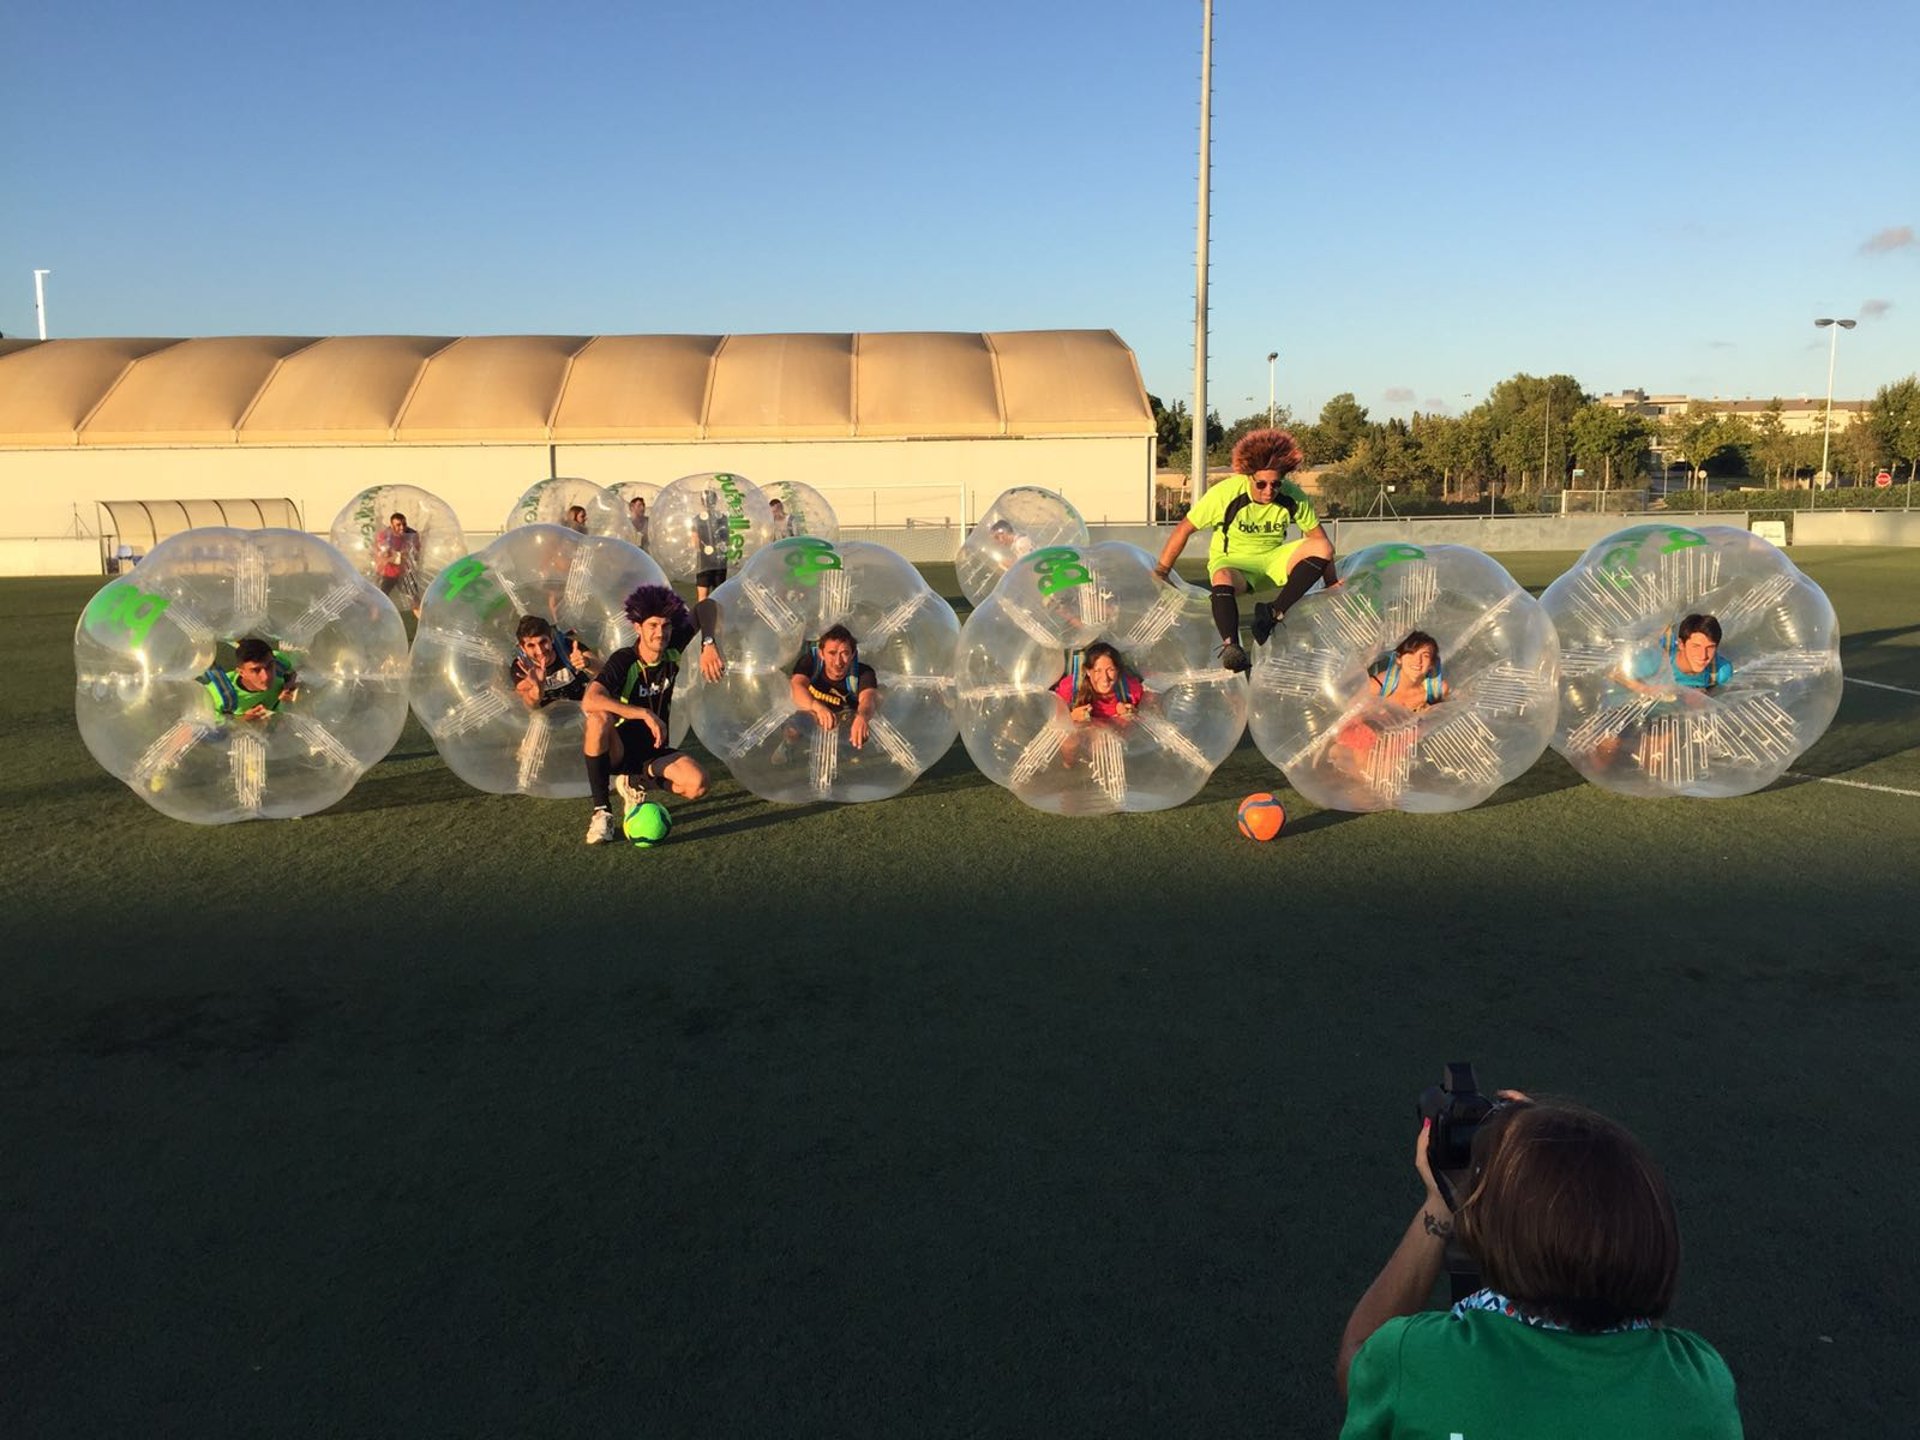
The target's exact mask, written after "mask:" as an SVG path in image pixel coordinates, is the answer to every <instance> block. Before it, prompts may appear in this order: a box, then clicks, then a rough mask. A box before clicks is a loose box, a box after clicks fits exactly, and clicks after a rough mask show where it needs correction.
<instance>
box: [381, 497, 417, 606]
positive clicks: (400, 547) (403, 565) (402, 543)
mask: <svg viewBox="0 0 1920 1440" xmlns="http://www.w3.org/2000/svg"><path fill="white" fill-rule="evenodd" d="M373 563H374V568H375V569H377V570H378V571H379V572H380V593H381V594H382V595H385V596H386V597H387V598H388V599H392V598H393V595H394V592H395V591H398V592H399V594H400V598H401V599H402V600H404V601H405V602H406V603H407V604H408V605H409V606H410V607H411V608H412V610H413V613H414V614H416V615H418V614H419V613H420V532H419V531H418V530H416V529H414V528H413V527H412V526H411V525H409V524H408V523H407V517H406V516H405V515H404V514H402V513H401V512H400V511H398V510H396V511H394V512H393V514H392V515H389V516H388V517H387V528H386V529H384V530H382V531H381V532H380V533H379V534H378V535H376V536H374V537H373Z"/></svg>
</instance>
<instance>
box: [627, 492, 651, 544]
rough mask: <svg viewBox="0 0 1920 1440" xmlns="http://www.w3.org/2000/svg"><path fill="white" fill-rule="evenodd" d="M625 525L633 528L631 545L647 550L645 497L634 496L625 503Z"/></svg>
mask: <svg viewBox="0 0 1920 1440" xmlns="http://www.w3.org/2000/svg"><path fill="white" fill-rule="evenodd" d="M627 523H628V524H629V525H631V526H632V527H633V543H634V544H636V545H638V546H639V547H640V548H641V549H642V550H644V549H646V548H647V497H646V496H644V495H636V496H634V497H633V498H632V499H631V500H629V501H628V502H627Z"/></svg>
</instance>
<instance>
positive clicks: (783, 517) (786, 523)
mask: <svg viewBox="0 0 1920 1440" xmlns="http://www.w3.org/2000/svg"><path fill="white" fill-rule="evenodd" d="M767 509H768V510H770V511H771V512H773V531H772V534H773V538H774V539H776V540H791V539H793V537H794V536H795V535H797V534H798V533H799V532H798V531H797V530H795V529H794V528H793V517H792V516H791V515H789V514H787V507H786V506H785V505H784V504H783V503H782V502H780V501H778V500H769V501H767Z"/></svg>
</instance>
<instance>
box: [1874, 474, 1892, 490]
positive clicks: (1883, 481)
mask: <svg viewBox="0 0 1920 1440" xmlns="http://www.w3.org/2000/svg"><path fill="white" fill-rule="evenodd" d="M1873 483H1874V484H1875V485H1877V486H1879V487H1880V488H1881V489H1882V490H1886V489H1890V488H1891V487H1892V485H1893V474H1892V472H1891V471H1887V470H1882V471H1881V472H1880V473H1879V474H1878V475H1876V476H1874V477H1873Z"/></svg>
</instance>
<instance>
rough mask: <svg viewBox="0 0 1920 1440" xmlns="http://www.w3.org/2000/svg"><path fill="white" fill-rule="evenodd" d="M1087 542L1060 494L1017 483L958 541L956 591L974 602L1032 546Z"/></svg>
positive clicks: (1079, 522)
mask: <svg viewBox="0 0 1920 1440" xmlns="http://www.w3.org/2000/svg"><path fill="white" fill-rule="evenodd" d="M1090 543H1091V539H1090V537H1089V535H1088V533H1087V522H1086V521H1084V520H1082V519H1081V518H1080V512H1079V511H1078V510H1076V509H1074V508H1073V506H1072V505H1071V504H1069V503H1068V501H1067V500H1066V498H1065V497H1064V496H1061V495H1056V494H1054V493H1053V491H1051V490H1042V489H1041V488H1040V487H1039V486H1037V485H1019V486H1016V487H1015V488H1013V489H1012V490H1008V491H1005V492H1003V493H1002V494H1001V496H1000V498H999V499H997V500H995V501H994V502H993V504H991V505H989V506H988V507H987V511H986V513H985V514H984V515H982V516H981V517H980V523H979V524H977V525H975V526H974V527H973V529H971V530H969V531H968V532H967V538H966V539H965V540H963V541H961V542H960V553H959V554H958V555H956V556H955V557H954V560H953V568H954V572H955V574H956V575H957V576H958V578H959V581H960V593H961V594H963V595H965V596H966V597H967V603H968V604H970V605H978V604H979V603H980V602H981V601H982V600H984V599H986V598H987V596H989V595H991V594H992V593H993V587H994V586H996V585H998V584H999V583H1000V577H1001V576H1003V575H1005V574H1006V573H1007V572H1008V571H1009V570H1011V569H1012V568H1013V567H1014V565H1015V563H1016V562H1018V561H1019V560H1022V559H1024V558H1025V557H1026V556H1028V555H1031V554H1032V553H1033V552H1034V551H1036V550H1047V549H1051V548H1053V547H1054V546H1058V545H1064V546H1066V547H1068V548H1069V549H1072V550H1085V549H1086V548H1087V546H1088V545H1089V544H1090ZM1215 643H1218V642H1217V641H1216V642H1215Z"/></svg>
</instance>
